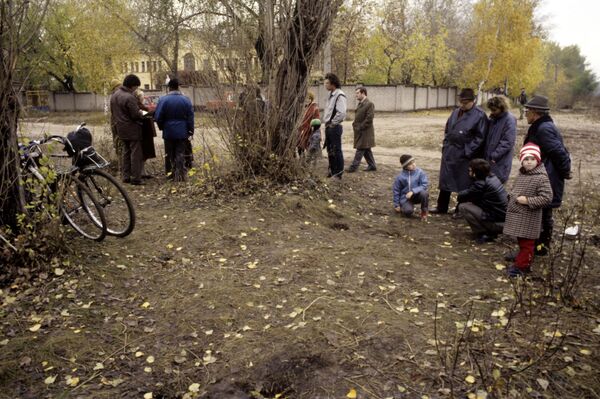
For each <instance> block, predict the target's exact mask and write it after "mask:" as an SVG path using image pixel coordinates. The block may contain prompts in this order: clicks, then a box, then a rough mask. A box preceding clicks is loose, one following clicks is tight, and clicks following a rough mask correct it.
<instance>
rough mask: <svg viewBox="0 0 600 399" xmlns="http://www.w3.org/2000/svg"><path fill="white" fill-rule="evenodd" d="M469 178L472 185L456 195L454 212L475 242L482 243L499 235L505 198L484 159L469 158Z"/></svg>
mask: <svg viewBox="0 0 600 399" xmlns="http://www.w3.org/2000/svg"><path fill="white" fill-rule="evenodd" d="M469 176H471V178H472V179H473V182H472V183H471V185H470V186H469V188H467V189H466V190H463V191H461V192H459V193H458V202H459V205H458V209H459V212H460V213H461V214H462V215H463V217H464V218H465V220H466V221H467V223H469V226H471V230H472V231H473V233H474V234H475V236H476V238H475V241H476V242H477V243H478V244H483V243H485V242H489V241H493V240H494V239H495V238H496V237H497V236H498V234H499V233H502V227H503V226H504V219H505V217H506V204H507V200H508V195H507V193H506V190H505V189H504V186H503V185H502V183H501V182H500V179H498V178H497V177H496V176H495V175H494V174H492V173H490V164H489V163H488V161H486V160H484V159H473V160H472V161H471V162H470V163H469Z"/></svg>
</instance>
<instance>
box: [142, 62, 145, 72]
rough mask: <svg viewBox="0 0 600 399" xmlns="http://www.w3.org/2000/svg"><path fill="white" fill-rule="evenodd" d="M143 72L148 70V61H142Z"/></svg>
mask: <svg viewBox="0 0 600 399" xmlns="http://www.w3.org/2000/svg"><path fill="white" fill-rule="evenodd" d="M142 72H146V62H145V61H142Z"/></svg>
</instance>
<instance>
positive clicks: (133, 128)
mask: <svg viewBox="0 0 600 399" xmlns="http://www.w3.org/2000/svg"><path fill="white" fill-rule="evenodd" d="M140 85H141V82H140V79H139V78H138V77H137V76H135V75H127V76H125V79H124V80H123V85H122V86H121V87H119V88H118V89H117V90H116V91H115V92H114V93H113V94H112V96H111V97H110V113H111V115H110V116H111V118H110V119H111V127H112V128H113V129H114V131H115V132H116V134H117V136H119V138H120V139H121V143H122V144H121V149H122V153H121V175H122V178H123V182H125V183H131V184H135V185H139V184H142V166H143V165H144V154H143V151H142V116H143V113H144V112H143V111H142V110H141V109H140V107H139V104H138V100H137V98H136V97H135V95H134V94H133V93H134V92H135V90H136V89H137V88H138V87H140Z"/></svg>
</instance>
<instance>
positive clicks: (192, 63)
mask: <svg viewBox="0 0 600 399" xmlns="http://www.w3.org/2000/svg"><path fill="white" fill-rule="evenodd" d="M183 70H184V71H188V72H193V71H195V70H196V59H195V58H194V55H193V54H192V53H187V54H186V55H184V56H183Z"/></svg>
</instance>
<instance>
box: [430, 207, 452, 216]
mask: <svg viewBox="0 0 600 399" xmlns="http://www.w3.org/2000/svg"><path fill="white" fill-rule="evenodd" d="M429 213H433V214H434V215H445V214H446V213H448V210H447V209H446V210H443V209H438V208H431V209H430V210H429Z"/></svg>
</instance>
